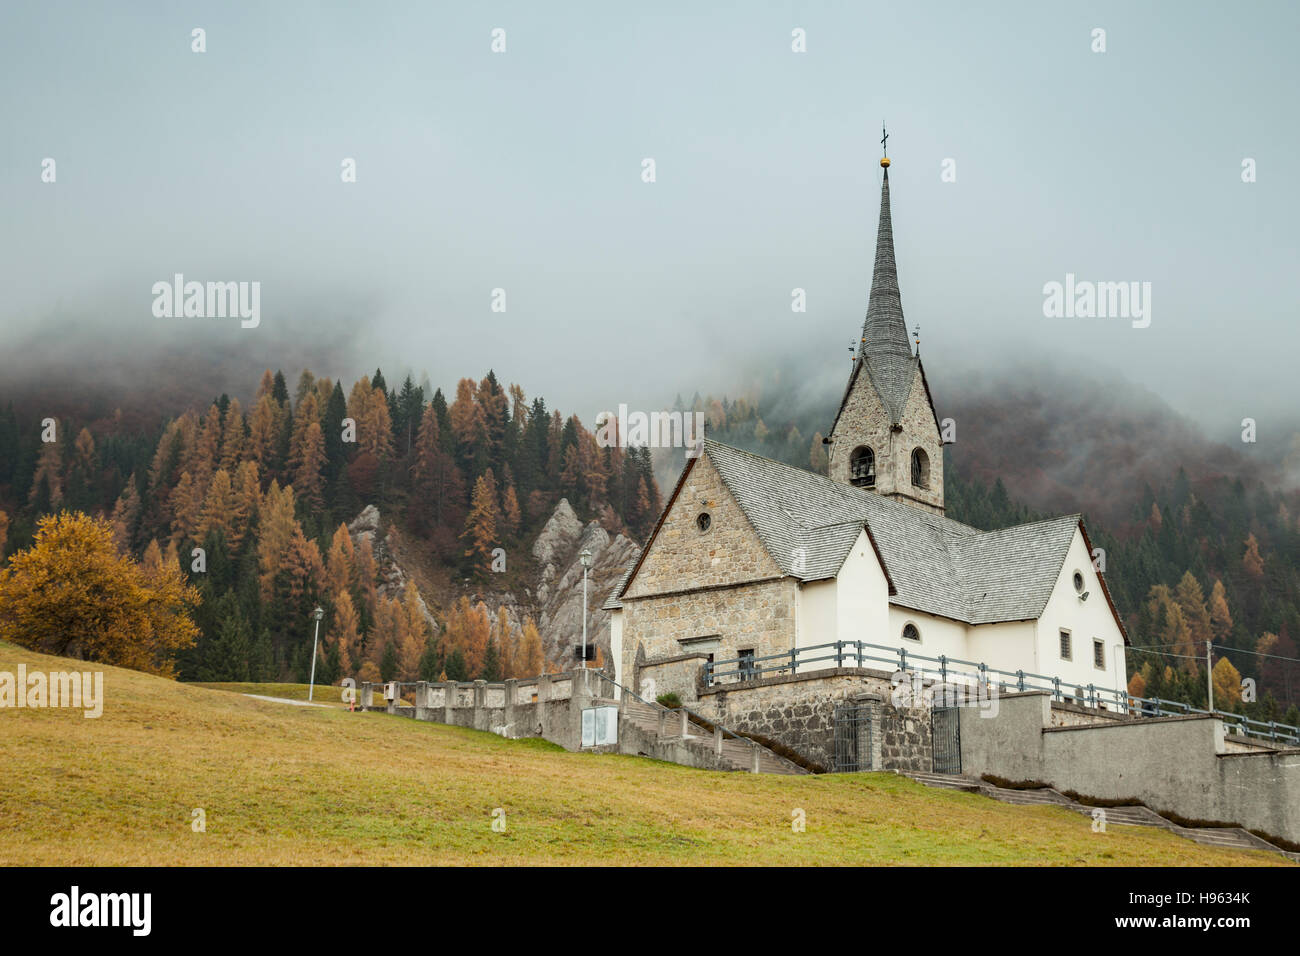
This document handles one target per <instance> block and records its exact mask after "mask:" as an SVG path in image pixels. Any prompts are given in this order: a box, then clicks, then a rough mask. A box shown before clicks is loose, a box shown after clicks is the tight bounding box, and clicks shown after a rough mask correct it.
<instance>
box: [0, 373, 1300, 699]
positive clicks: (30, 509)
mask: <svg viewBox="0 0 1300 956" xmlns="http://www.w3.org/2000/svg"><path fill="white" fill-rule="evenodd" d="M427 391H428V389H427V386H421V385H416V384H415V383H414V381H413V380H412V378H411V377H410V376H407V377H406V378H405V379H404V380H403V382H402V383H401V384H400V385H392V386H390V385H389V383H388V382H387V381H386V380H385V378H384V376H383V373H382V371H380V370H376V371H375V373H374V375H373V376H365V377H362V378H361V379H359V380H358V381H356V382H354V383H353V384H352V385H351V387H350V388H348V389H346V390H345V389H344V385H343V383H342V382H336V381H332V380H331V379H329V378H326V377H317V376H315V375H314V374H313V373H312V372H310V371H302V372H301V373H300V374H299V375H298V377H297V379H296V381H295V383H294V385H293V387H292V388H291V387H290V386H289V383H288V380H287V379H286V377H285V376H284V374H283V373H282V372H271V371H270V370H268V371H266V372H265V373H264V374H263V376H262V379H261V381H260V383H259V384H258V386H257V389H256V392H255V393H254V394H253V396H252V399H251V401H250V403H249V406H248V407H245V406H244V405H243V404H241V402H240V401H239V399H237V398H232V397H230V396H228V395H224V394H223V395H221V396H219V397H216V398H215V399H214V400H213V401H212V402H211V404H209V405H208V406H207V407H206V408H203V409H195V408H190V409H186V410H183V411H181V412H179V413H177V414H174V415H171V416H168V417H166V418H165V419H160V420H158V421H155V422H149V421H148V420H147V419H141V417H140V416H138V415H131V416H124V415H123V413H122V412H121V411H120V410H116V409H115V410H113V411H105V410H102V409H101V410H99V411H94V410H83V412H82V413H81V414H80V415H77V416H65V417H63V418H60V419H57V420H54V428H53V431H52V432H51V430H50V428H49V424H50V420H49V419H38V418H37V417H35V416H34V415H30V414H24V415H20V414H19V413H17V412H16V411H15V408H14V405H13V404H12V403H10V404H8V405H7V406H6V407H4V408H3V410H0V553H3V554H4V555H6V556H10V555H13V554H15V553H16V552H19V551H21V550H23V549H26V548H28V547H29V546H30V545H31V544H32V542H33V539H34V536H35V535H36V534H37V533H38V526H39V523H40V521H41V519H42V518H43V517H45V516H49V515H53V514H56V513H58V512H62V511H70V512H74V513H84V514H86V515H89V516H92V517H94V518H97V519H99V520H100V521H101V522H102V523H103V525H104V528H105V529H106V530H105V532H104V533H105V535H111V540H112V545H113V547H114V548H115V549H116V550H117V551H118V552H119V553H122V554H126V555H130V556H131V557H132V558H133V559H134V560H135V561H136V562H137V563H139V564H140V565H141V566H142V567H143V568H145V569H147V570H149V571H150V572H151V573H153V574H155V575H157V574H159V573H163V572H165V573H166V574H171V573H172V571H173V569H174V570H175V575H176V579H175V580H174V581H170V582H169V585H168V586H169V587H170V588H172V592H169V593H180V594H184V595H188V597H187V598H186V600H187V601H188V602H190V603H191V605H192V607H191V611H192V616H193V621H194V623H195V625H197V633H196V637H195V639H194V641H193V643H192V644H191V645H190V646H182V647H181V649H180V650H179V651H178V652H176V654H175V672H176V673H177V674H178V676H180V677H182V678H185V679H193V680H250V681H268V680H304V679H306V676H307V673H308V671H309V668H310V665H311V640H312V634H311V627H310V618H311V612H312V611H313V609H314V608H315V607H317V606H321V607H322V608H324V609H325V611H326V614H327V615H328V620H329V622H330V627H329V628H328V629H327V633H328V637H327V639H326V640H325V641H324V642H323V646H322V648H321V650H320V652H319V657H318V661H317V668H318V669H317V678H318V679H320V680H325V681H335V680H337V679H339V678H340V677H342V676H356V677H358V678H359V679H363V680H364V679H372V680H378V679H393V678H400V679H409V680H414V679H430V680H436V679H438V678H439V677H441V676H442V675H444V674H445V675H447V676H449V677H453V678H456V679H468V678H471V677H487V678H498V677H500V676H524V675H528V674H534V673H537V672H539V671H540V670H542V669H544V668H545V667H546V666H548V664H549V663H550V662H548V661H547V660H546V659H545V655H544V652H543V647H542V642H541V640H540V638H539V636H538V629H537V624H536V622H535V621H532V620H524V621H523V622H518V623H516V624H515V625H513V626H512V625H511V624H510V622H509V621H508V620H507V618H506V615H505V614H498V615H495V616H494V615H493V614H492V613H491V612H490V611H489V610H488V609H487V608H486V607H485V606H484V605H483V604H482V603H481V602H478V601H471V600H470V598H469V595H470V594H471V593H477V591H479V590H481V589H482V588H484V587H486V586H501V587H508V586H511V585H512V584H515V583H517V582H518V581H519V577H518V576H517V574H507V575H503V576H501V577H500V578H499V579H498V580H490V579H491V578H495V577H496V576H495V575H491V574H490V573H489V568H490V566H491V563H492V560H493V555H494V553H496V549H504V551H505V552H506V553H507V554H510V555H512V556H516V557H518V558H521V559H522V563H523V564H524V566H525V567H526V566H527V557H526V552H527V550H528V549H527V544H528V542H530V541H531V540H532V539H533V538H534V537H535V536H536V534H537V533H538V531H539V530H540V529H541V527H542V526H543V525H544V524H545V522H546V521H547V519H548V518H549V517H550V515H551V514H552V512H553V511H554V508H555V506H556V504H557V502H558V501H559V500H560V499H561V498H567V499H568V501H569V502H570V504H571V505H572V506H573V507H574V509H575V510H576V511H577V513H578V515H579V516H580V517H581V518H582V519H583V520H591V519H596V520H599V521H600V522H601V524H602V525H603V526H605V527H606V528H607V529H608V530H610V531H615V530H617V531H622V532H624V533H625V534H627V535H628V536H629V537H630V538H632V539H633V540H635V541H639V542H643V541H644V540H645V538H646V537H647V536H648V534H649V533H650V531H651V530H652V528H653V526H654V522H655V520H656V518H657V517H658V514H659V510H660V508H661V506H662V503H663V502H662V500H661V497H660V486H661V484H662V483H664V482H670V481H672V480H673V479H674V478H675V469H676V468H678V467H680V456H675V457H674V458H672V459H671V460H670V459H669V458H668V456H667V455H666V454H663V455H661V458H660V462H659V466H660V467H659V479H660V480H659V481H656V477H655V467H654V464H653V463H652V460H651V453H650V452H649V450H647V449H644V448H642V449H637V448H632V449H628V450H624V449H621V448H618V447H609V448H606V447H601V446H600V444H599V443H598V442H597V439H596V436H595V434H594V432H593V431H591V430H589V429H588V428H587V427H585V426H584V425H583V423H582V422H581V421H580V420H579V418H578V417H577V416H575V415H570V416H569V417H567V418H566V417H565V416H564V415H562V414H561V412H559V411H558V410H552V409H549V408H548V407H547V404H546V402H545V400H544V399H542V398H540V397H538V398H534V399H532V400H531V401H530V400H528V399H527V397H526V396H525V394H524V391H523V389H522V388H521V387H520V386H518V385H509V386H504V385H502V384H501V383H500V382H499V381H498V380H497V378H496V376H495V375H494V374H493V373H492V372H490V371H489V372H488V374H487V375H486V376H484V377H483V378H482V379H481V380H478V381H475V380H474V379H471V378H463V379H461V380H460V381H459V382H458V384H457V386H456V390H455V394H454V395H453V396H452V397H451V400H450V401H448V398H447V396H446V395H444V393H443V392H442V390H441V389H434V390H433V391H432V393H431V394H428V393H427ZM784 407H785V406H784V405H781V404H779V403H777V402H775V401H773V400H771V399H768V400H764V399H763V398H736V399H729V398H722V399H716V398H713V397H708V398H701V397H700V396H698V395H696V396H694V397H693V398H692V400H691V401H690V403H689V404H688V403H685V402H683V401H682V400H681V398H680V397H679V398H678V400H677V402H676V404H675V408H676V409H677V410H679V411H680V410H692V411H699V412H702V413H703V414H704V416H705V427H706V433H707V434H708V435H709V436H710V437H713V438H716V439H718V440H719V441H724V442H727V443H730V444H735V445H738V446H740V447H744V448H748V449H750V450H752V451H755V452H758V453H760V454H764V455H768V456H770V457H773V458H777V459H779V460H782V461H785V462H787V463H789V464H793V465H796V466H798V467H804V468H810V469H812V470H815V471H822V470H824V469H825V467H826V452H825V446H824V445H823V444H822V434H821V432H820V431H818V430H817V427H818V425H821V426H822V427H825V423H824V422H822V421H821V416H820V414H795V415H790V414H788V413H787V412H784V411H782V410H781V409H783V408H784ZM820 411H824V410H819V412H820ZM43 439H52V440H43ZM986 440H987V439H986ZM984 451H985V453H986V455H987V456H989V457H992V458H993V459H994V460H997V458H998V451H997V449H992V450H990V449H984ZM1014 454H1015V453H1014V451H1013V450H1011V449H1006V450H1005V459H1004V460H1005V461H1007V462H1012V461H1014V460H1015V458H1014ZM944 468H945V484H946V498H947V514H948V516H949V517H951V518H953V519H955V520H958V521H962V522H965V523H967V524H970V525H973V526H975V527H979V528H983V529H992V528H998V527H1005V526H1007V525H1010V524H1016V523H1020V522H1024V521H1031V520H1035V519H1036V518H1040V517H1046V516H1048V515H1050V514H1054V513H1060V512H1061V510H1062V509H1056V510H1050V509H1047V508H1031V507H1030V506H1028V505H1026V504H1025V503H1023V501H1022V500H1020V499H1019V498H1018V496H1017V495H1016V494H1014V493H1013V492H1012V491H1009V490H1008V487H1007V483H1006V482H1004V480H1003V478H1002V476H1001V475H1000V474H999V475H996V476H995V477H993V478H992V480H989V476H988V475H987V474H979V473H977V469H973V468H971V467H968V458H967V456H966V455H965V454H964V451H963V446H962V445H961V444H957V445H954V446H950V447H949V448H946V449H945V465H944ZM1010 473H1012V472H1011V470H1010V469H1009V474H1010ZM1296 499H1297V496H1296V493H1295V492H1287V491H1282V490H1278V489H1276V488H1274V487H1271V486H1270V485H1269V483H1268V482H1266V481H1263V480H1253V481H1252V480H1248V479H1247V478H1243V477H1242V475H1240V474H1237V475H1212V474H1211V475H1208V476H1207V475H1198V477H1197V478H1195V479H1193V478H1192V477H1190V476H1189V472H1188V470H1187V469H1186V468H1184V467H1181V466H1180V467H1178V468H1176V469H1175V470H1173V472H1172V474H1170V475H1169V476H1168V478H1167V480H1165V481H1163V482H1156V483H1151V482H1145V483H1144V484H1143V485H1142V486H1141V488H1140V491H1138V492H1136V493H1134V494H1132V495H1130V497H1129V500H1126V501H1123V502H1118V503H1117V502H1113V501H1108V502H1107V508H1106V509H1105V513H1104V515H1102V516H1094V515H1093V514H1092V513H1090V511H1089V509H1088V508H1086V507H1085V508H1084V509H1083V511H1084V518H1085V520H1086V521H1087V522H1088V526H1089V530H1090V534H1091V537H1092V540H1093V543H1094V545H1096V546H1098V547H1100V548H1102V549H1103V550H1104V552H1105V555H1106V558H1105V560H1106V567H1105V571H1106V576H1107V582H1108V585H1109V587H1110V589H1111V591H1112V594H1113V596H1114V598H1115V601H1116V604H1117V606H1118V607H1119V609H1120V612H1121V614H1122V615H1123V617H1124V620H1125V624H1126V626H1127V628H1128V632H1129V635H1130V638H1131V640H1132V642H1133V648H1132V650H1131V651H1130V653H1129V655H1128V659H1129V688H1130V690H1131V691H1132V692H1133V693H1136V694H1139V695H1142V696H1148V697H1162V698H1167V699H1171V700H1181V701H1185V702H1187V703H1191V704H1193V705H1195V706H1204V704H1205V702H1206V697H1207V691H1206V680H1205V673H1204V660H1205V658H1204V655H1205V642H1206V641H1207V640H1209V641H1212V642H1213V645H1214V654H1215V664H1214V668H1213V669H1214V675H1213V681H1214V686H1215V705H1216V707H1218V708H1220V709H1230V710H1236V711H1239V712H1242V713H1246V714H1248V715H1250V716H1252V717H1255V718H1257V719H1263V720H1282V721H1284V722H1286V723H1290V724H1300V719H1298V718H1300V710H1298V709H1297V705H1298V704H1300V663H1297V662H1296V661H1295V658H1298V657H1300V651H1298V650H1297V644H1296V637H1297V635H1300V572H1298V571H1297V568H1298V567H1300V519H1298V515H1300V504H1298V503H1297V500H1296ZM367 505H374V506H376V507H377V508H378V509H379V510H380V512H381V513H383V514H384V515H385V517H386V519H387V520H388V521H389V523H390V524H393V523H395V524H396V525H397V527H398V528H399V529H400V532H401V534H402V535H403V540H404V541H405V542H406V543H407V544H409V545H410V553H411V554H414V555H417V556H418V557H419V559H420V560H421V561H423V562H425V563H426V564H427V566H429V567H432V568H435V569H437V570H438V571H439V572H440V573H441V575H442V579H443V580H444V581H445V582H446V583H447V585H448V587H447V588H446V589H445V593H443V594H440V595H439V598H440V600H439V601H437V602H436V603H435V606H432V607H431V606H428V605H426V604H425V603H424V601H423V599H422V598H421V596H420V595H419V594H418V593H417V591H416V589H415V587H414V585H413V584H411V583H410V582H407V586H406V587H405V588H404V589H401V590H400V591H398V592H396V593H387V594H385V593H382V589H381V588H380V587H379V586H378V584H377V576H378V561H377V556H376V554H375V551H374V544H373V539H372V537H371V536H368V535H359V536H358V535H356V534H354V533H353V534H350V533H349V531H348V528H347V524H348V523H349V522H352V521H354V520H355V519H356V518H357V516H358V514H359V513H360V512H361V511H362V509H363V508H365V507H366V506H367ZM1123 512H1127V519H1126V520H1117V518H1116V515H1117V514H1122V513H1123ZM195 549H199V550H200V551H201V554H202V558H201V560H199V559H197V558H196V550H195ZM196 562H197V563H196ZM519 563H520V562H516V567H518V565H519ZM176 589H183V590H179V591H178V590H176ZM389 590H390V592H391V591H392V589H391V588H390V589H389ZM183 643H184V642H182V644H183ZM1244 679H1249V681H1253V682H1254V688H1253V690H1254V696H1255V700H1253V701H1252V700H1250V697H1251V696H1252V693H1251V690H1250V689H1248V686H1247V685H1248V683H1249V681H1244Z"/></svg>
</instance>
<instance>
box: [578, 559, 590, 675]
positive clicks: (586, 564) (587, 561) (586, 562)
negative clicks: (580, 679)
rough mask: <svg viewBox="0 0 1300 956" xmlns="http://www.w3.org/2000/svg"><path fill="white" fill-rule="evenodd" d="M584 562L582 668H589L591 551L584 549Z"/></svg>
mask: <svg viewBox="0 0 1300 956" xmlns="http://www.w3.org/2000/svg"><path fill="white" fill-rule="evenodd" d="M578 558H579V560H580V561H582V667H583V669H584V670H586V668H587V571H588V570H589V569H590V568H591V549H590V548H583V549H582V554H580V555H579V556H578Z"/></svg>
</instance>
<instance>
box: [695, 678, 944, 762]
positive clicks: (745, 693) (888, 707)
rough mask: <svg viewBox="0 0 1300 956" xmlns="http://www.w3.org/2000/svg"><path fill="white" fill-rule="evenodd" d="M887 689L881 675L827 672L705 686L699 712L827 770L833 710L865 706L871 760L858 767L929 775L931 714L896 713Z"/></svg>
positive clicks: (831, 758) (918, 709)
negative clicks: (854, 704)
mask: <svg viewBox="0 0 1300 956" xmlns="http://www.w3.org/2000/svg"><path fill="white" fill-rule="evenodd" d="M892 690H893V688H892V685H891V681H890V676H889V675H888V674H886V673H884V672H883V671H875V670H869V669H865V668H863V669H858V668H851V667H845V668H831V669H828V670H824V671H819V672H817V673H815V674H810V675H808V676H803V675H799V676H795V677H769V678H763V679H760V680H756V681H747V682H746V683H744V684H728V685H720V686H717V687H711V688H706V689H704V690H703V691H702V692H701V694H700V703H699V710H700V712H701V713H702V714H703V715H704V716H705V717H706V718H710V719H713V720H716V721H718V723H720V724H723V725H724V726H726V727H727V728H728V729H729V730H733V731H736V732H739V733H749V734H759V735H761V736H763V737H767V738H770V739H772V740H775V741H778V742H779V743H781V744H784V745H785V746H787V747H789V748H790V749H791V750H793V751H795V752H796V753H798V754H799V755H800V756H802V757H804V758H805V759H806V760H810V761H812V762H813V763H816V764H820V765H821V766H822V767H823V768H825V769H827V770H830V769H832V768H833V767H834V764H835V705H836V704H839V703H844V702H846V701H854V700H857V701H859V703H866V704H867V705H868V708H869V713H870V715H871V738H872V739H871V762H870V766H869V767H863V769H870V770H904V771H929V770H930V769H931V768H932V759H933V755H932V749H931V748H932V737H931V732H930V709H929V708H928V707H925V706H906V707H895V706H894V704H893V703H892V701H891V695H892ZM859 759H861V756H860V757H859Z"/></svg>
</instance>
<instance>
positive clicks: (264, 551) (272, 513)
mask: <svg viewBox="0 0 1300 956" xmlns="http://www.w3.org/2000/svg"><path fill="white" fill-rule="evenodd" d="M293 511H294V494H293V488H285V489H283V490H281V489H280V486H279V485H278V484H277V483H276V482H275V481H274V480H272V482H271V487H269V488H268V489H267V490H266V496H265V498H264V499H263V500H262V508H261V515H260V519H259V521H258V529H257V568H258V580H259V582H260V584H261V592H262V601H263V603H266V602H269V601H270V600H271V595H272V593H273V591H274V588H275V579H276V575H277V574H279V572H280V564H281V561H282V560H283V558H284V555H285V553H286V552H287V551H288V549H289V545H290V543H291V542H292V541H293V536H294V532H295V531H298V532H299V533H301V529H299V528H298V523H297V522H296V521H295V520H294V517H293Z"/></svg>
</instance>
